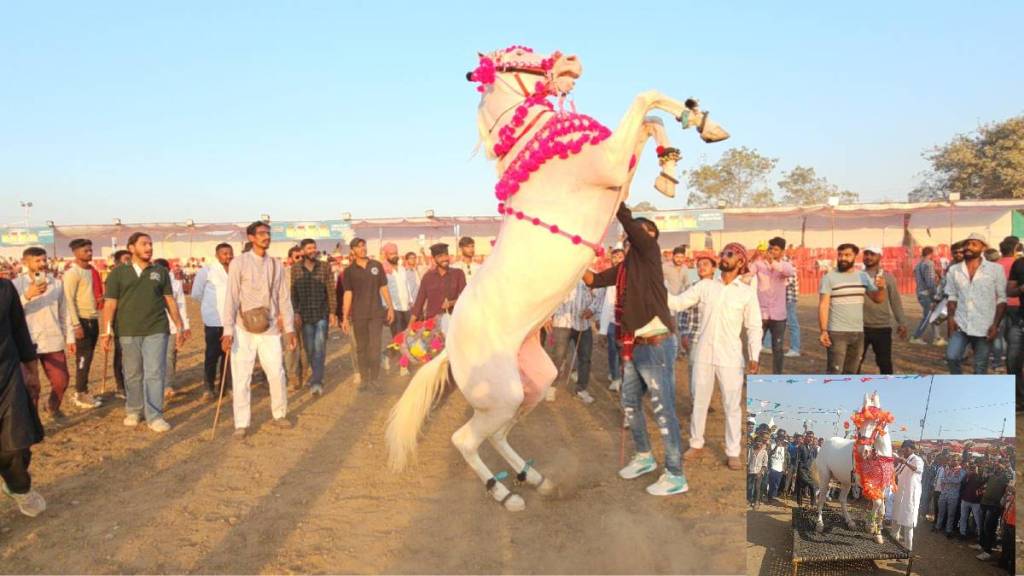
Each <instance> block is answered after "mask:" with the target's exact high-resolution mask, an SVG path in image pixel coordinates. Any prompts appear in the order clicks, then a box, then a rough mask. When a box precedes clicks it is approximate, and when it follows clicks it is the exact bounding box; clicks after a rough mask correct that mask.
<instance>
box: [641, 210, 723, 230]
mask: <svg viewBox="0 0 1024 576" xmlns="http://www.w3.org/2000/svg"><path fill="white" fill-rule="evenodd" d="M641 216H642V217H644V218H647V219H648V220H652V221H653V222H654V223H655V224H656V225H657V226H658V231H659V232H662V233H664V232H708V231H714V230H722V229H724V228H725V215H724V214H723V212H722V211H721V210H659V211H658V212H634V213H633V217H634V218H638V217H641Z"/></svg>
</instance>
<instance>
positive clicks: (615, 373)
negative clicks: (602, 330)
mask: <svg viewBox="0 0 1024 576" xmlns="http://www.w3.org/2000/svg"><path fill="white" fill-rule="evenodd" d="M607 338H608V374H609V375H611V377H612V380H622V355H621V350H619V348H620V346H619V339H618V331H617V329H616V327H615V323H614V322H609V323H608V336H607Z"/></svg>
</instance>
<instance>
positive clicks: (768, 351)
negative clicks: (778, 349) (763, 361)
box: [761, 348, 772, 356]
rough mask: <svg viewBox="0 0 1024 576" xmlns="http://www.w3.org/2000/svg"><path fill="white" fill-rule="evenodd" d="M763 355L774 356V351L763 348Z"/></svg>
mask: <svg viewBox="0 0 1024 576" xmlns="http://www.w3.org/2000/svg"><path fill="white" fill-rule="evenodd" d="M761 354H767V355H769V356H771V355H772V349H771V348H761Z"/></svg>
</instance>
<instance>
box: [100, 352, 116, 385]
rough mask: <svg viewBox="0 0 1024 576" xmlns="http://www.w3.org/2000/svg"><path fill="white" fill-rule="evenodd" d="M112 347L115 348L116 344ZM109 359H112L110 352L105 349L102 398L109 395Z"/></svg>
mask: <svg viewBox="0 0 1024 576" xmlns="http://www.w3.org/2000/svg"><path fill="white" fill-rule="evenodd" d="M110 345H111V346H113V345H114V343H113V342H111V343H110ZM109 359H110V350H108V349H104V350H103V384H102V385H101V387H100V396H105V395H106V394H107V365H108V362H107V361H108V360H109Z"/></svg>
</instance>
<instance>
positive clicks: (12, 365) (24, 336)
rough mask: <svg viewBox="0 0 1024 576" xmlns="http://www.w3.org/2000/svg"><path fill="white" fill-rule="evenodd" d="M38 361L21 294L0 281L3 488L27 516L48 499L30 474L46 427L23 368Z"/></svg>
mask: <svg viewBox="0 0 1024 576" xmlns="http://www.w3.org/2000/svg"><path fill="white" fill-rule="evenodd" d="M35 359H36V348H35V344H33V343H32V337H31V336H30V335H29V332H28V324H27V323H26V322H25V311H24V309H23V308H22V307H21V299H20V298H19V297H18V292H17V291H16V290H15V289H14V284H11V281H10V280H4V279H0V478H3V485H2V486H0V489H2V490H3V493H4V494H6V495H8V496H10V497H11V498H12V499H14V501H15V503H17V504H18V508H19V509H20V510H21V513H22V514H24V515H26V516H38V515H39V514H40V513H42V512H43V511H44V510H46V500H44V499H43V497H42V496H41V495H40V494H39V493H38V492H36V491H35V490H33V489H32V477H31V476H29V473H28V466H29V464H30V463H31V461H32V450H31V447H32V445H33V444H38V443H39V442H42V441H43V425H42V423H41V422H40V421H39V413H38V412H37V411H36V406H35V403H34V402H32V400H31V399H30V398H29V395H28V388H26V387H25V379H24V378H23V376H22V372H21V369H22V364H23V363H25V362H31V361H33V360H35Z"/></svg>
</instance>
